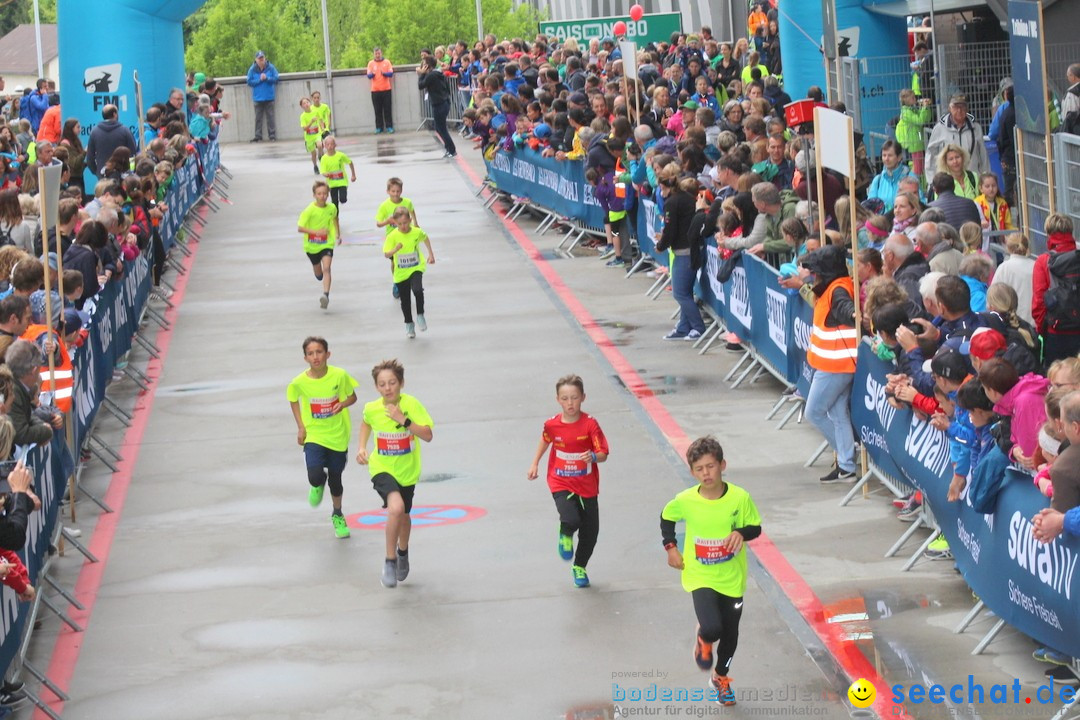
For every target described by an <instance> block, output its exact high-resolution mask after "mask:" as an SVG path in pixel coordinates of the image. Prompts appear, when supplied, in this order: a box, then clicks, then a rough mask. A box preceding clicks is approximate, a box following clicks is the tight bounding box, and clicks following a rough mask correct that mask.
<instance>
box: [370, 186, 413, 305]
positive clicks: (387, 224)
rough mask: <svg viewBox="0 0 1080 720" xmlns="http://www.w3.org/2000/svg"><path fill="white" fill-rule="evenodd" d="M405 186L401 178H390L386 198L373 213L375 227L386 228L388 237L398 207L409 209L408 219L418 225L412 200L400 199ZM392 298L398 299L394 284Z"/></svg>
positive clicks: (392, 270) (391, 266)
mask: <svg viewBox="0 0 1080 720" xmlns="http://www.w3.org/2000/svg"><path fill="white" fill-rule="evenodd" d="M404 188H405V184H404V183H403V182H402V181H401V178H396V177H392V178H390V179H389V180H387V181H386V194H387V196H388V197H387V198H386V199H385V200H383V202H382V205H379V208H378V209H377V210H376V211H375V227H384V228H386V234H387V235H389V234H390V231H392V230H393V229H394V211H395V210H397V209H398V208H399V207H402V206H404V207H406V208H408V209H409V217H410V218H411V219H412V224H413V225H419V224H420V223H419V222H418V221H417V220H416V208H414V207H413V203H412V200H410V199H409V198H407V197H402V196H401V192H402V190H404ZM390 272H391V273H393V272H394V264H393V263H390ZM393 292H394V297H398V286H397V283H394V290H393Z"/></svg>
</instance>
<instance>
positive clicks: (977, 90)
mask: <svg viewBox="0 0 1080 720" xmlns="http://www.w3.org/2000/svg"><path fill="white" fill-rule="evenodd" d="M1006 77H1012V60H1011V55H1010V53H1009V43H1008V42H982V43H959V44H956V45H938V48H937V81H938V104H939V107H938V110H939V112H941V113H944V112H945V109H946V107H947V105H948V102H949V96H951V95H956V94H960V95H965V96H967V101H968V112H969V113H971V114H972V115H974V116H975V120H976V122H978V123H979V124H981V125H982V127H983V130H984V131H985V130H986V129H987V128H989V127H990V121H991V120H992V119H993V117H994V109H995V107H996V106H995V104H994V99H995V97H997V94H998V87H999V84H1000V82H1001V79H1002V78H1006Z"/></svg>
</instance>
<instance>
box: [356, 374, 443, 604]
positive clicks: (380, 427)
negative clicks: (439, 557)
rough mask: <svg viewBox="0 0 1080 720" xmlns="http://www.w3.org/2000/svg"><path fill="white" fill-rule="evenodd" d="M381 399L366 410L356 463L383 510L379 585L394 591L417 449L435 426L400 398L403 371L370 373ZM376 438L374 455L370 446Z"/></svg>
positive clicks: (400, 575) (402, 562) (414, 403)
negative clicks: (383, 552)
mask: <svg viewBox="0 0 1080 720" xmlns="http://www.w3.org/2000/svg"><path fill="white" fill-rule="evenodd" d="M371 377H372V378H373V379H374V380H375V389H376V390H378V391H379V395H380V397H379V399H378V400H372V401H371V402H369V403H367V404H366V405H364V421H363V422H362V423H361V424H360V451H359V452H358V453H357V454H356V461H357V462H358V463H360V464H361V465H367V466H368V468H369V469H370V471H371V484H372V485H373V486H374V487H375V492H377V493H379V497H381V498H382V501H383V507H384V508H386V562H384V563H383V572H382V584H383V586H384V587H388V588H392V587H395V586H397V584H398V583H399V582H401V581H402V580H404V579H405V578H407V577H408V576H409V535H410V533H411V532H412V518H411V517H409V513H410V512H412V506H413V493H415V491H416V483H417V481H419V480H420V443H418V442H417V440H418V439H419V440H423V441H424V442H431V438H432V437H433V436H434V434H433V428H434V427H435V425H434V423H432V421H431V416H430V415H428V411H427V410H426V409H425V408H424V406H423V405H421V404H420V401H419V400H417V399H416V398H414V397H413V396H412V395H406V394H405V393H403V392H402V389H403V388H404V387H405V368H404V367H403V366H402V365H401V363H399V362H398V361H397V360H384V361H383V362H381V363H379V364H378V365H376V366H375V367H374V368H372V369H371ZM372 435H374V436H375V447H374V451H373V452H368V440H370V439H371V436H372Z"/></svg>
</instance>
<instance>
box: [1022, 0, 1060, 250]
mask: <svg viewBox="0 0 1080 720" xmlns="http://www.w3.org/2000/svg"><path fill="white" fill-rule="evenodd" d="M1037 7H1038V12H1039V27H1040V28H1043V30H1045V28H1046V25H1045V24H1044V23H1043V4H1042V3H1038V6H1037ZM1039 53H1040V54H1041V55H1042V68H1043V72H1042V102H1043V118H1044V119H1043V124H1044V127H1043V140H1044V141H1045V142H1046V193H1047V195H1049V198H1048V205H1049V208H1050V214H1051V215H1053V214H1054V213H1056V212H1057V198H1055V197H1054V140H1053V136H1052V135H1051V134H1050V105H1049V104H1050V87H1049V85H1048V84H1047V79H1046V70H1047V65H1046V33H1045V32H1040V33H1039ZM1064 119H1065V118H1062V120H1064ZM1025 218H1026V215H1025ZM1028 239H1029V240H1030V238H1028Z"/></svg>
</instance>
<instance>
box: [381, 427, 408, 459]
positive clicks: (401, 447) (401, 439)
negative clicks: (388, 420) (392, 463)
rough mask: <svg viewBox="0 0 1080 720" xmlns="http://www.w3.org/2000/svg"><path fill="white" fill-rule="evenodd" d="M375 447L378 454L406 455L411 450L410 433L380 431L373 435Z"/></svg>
mask: <svg viewBox="0 0 1080 720" xmlns="http://www.w3.org/2000/svg"><path fill="white" fill-rule="evenodd" d="M375 449H376V451H378V453H379V454H380V455H408V454H409V453H411V452H412V433H410V432H408V431H405V432H381V433H379V434H378V435H376V436H375Z"/></svg>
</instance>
